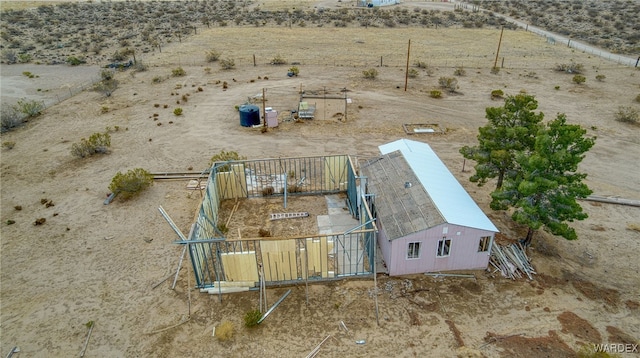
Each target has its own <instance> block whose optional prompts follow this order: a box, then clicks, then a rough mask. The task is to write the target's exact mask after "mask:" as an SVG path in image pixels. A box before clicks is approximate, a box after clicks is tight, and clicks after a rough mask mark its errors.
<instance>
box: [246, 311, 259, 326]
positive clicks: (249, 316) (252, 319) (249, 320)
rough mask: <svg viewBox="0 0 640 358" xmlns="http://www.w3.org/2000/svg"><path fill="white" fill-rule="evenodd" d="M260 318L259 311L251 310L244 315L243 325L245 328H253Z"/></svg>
mask: <svg viewBox="0 0 640 358" xmlns="http://www.w3.org/2000/svg"><path fill="white" fill-rule="evenodd" d="M261 318H262V312H260V310H251V311H248V312H247V313H245V314H244V325H245V326H246V327H255V326H257V325H258V321H260V319H261Z"/></svg>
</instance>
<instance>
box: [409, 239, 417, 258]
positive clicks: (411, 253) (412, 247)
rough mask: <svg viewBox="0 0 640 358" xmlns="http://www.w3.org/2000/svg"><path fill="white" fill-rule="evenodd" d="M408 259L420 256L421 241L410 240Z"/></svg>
mask: <svg viewBox="0 0 640 358" xmlns="http://www.w3.org/2000/svg"><path fill="white" fill-rule="evenodd" d="M407 258H408V259H417V258H420V243H419V242H410V243H409V250H408V251H407Z"/></svg>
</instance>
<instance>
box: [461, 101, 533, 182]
mask: <svg viewBox="0 0 640 358" xmlns="http://www.w3.org/2000/svg"><path fill="white" fill-rule="evenodd" d="M536 108H538V102H537V101H536V100H535V98H534V97H533V96H530V95H526V94H518V95H515V96H508V97H507V98H506V99H505V103H504V106H503V107H489V108H487V110H486V118H487V119H488V120H489V123H488V124H486V125H485V126H484V127H480V128H479V134H478V145H477V146H474V147H469V146H464V147H462V148H461V149H460V153H461V154H462V155H463V156H464V157H465V158H466V159H473V160H475V161H476V166H475V170H476V172H475V174H473V175H472V176H471V178H470V180H471V181H472V182H474V183H478V185H479V186H482V185H484V184H485V183H486V182H487V181H488V180H489V179H492V178H496V177H497V178H498V183H497V184H496V189H500V188H501V187H502V184H503V181H504V179H505V177H506V176H509V175H513V174H515V173H514V172H513V171H514V167H515V154H516V153H518V152H523V151H524V152H528V151H532V150H533V146H534V143H535V137H536V134H537V133H538V130H540V128H541V127H542V126H541V122H542V119H543V118H544V115H543V114H542V113H537V114H536V113H534V110H535V109H536Z"/></svg>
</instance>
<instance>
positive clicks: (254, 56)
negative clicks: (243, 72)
mask: <svg viewBox="0 0 640 358" xmlns="http://www.w3.org/2000/svg"><path fill="white" fill-rule="evenodd" d="M253 67H256V54H255V53H254V54H253Z"/></svg>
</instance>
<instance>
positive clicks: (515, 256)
mask: <svg viewBox="0 0 640 358" xmlns="http://www.w3.org/2000/svg"><path fill="white" fill-rule="evenodd" d="M489 263H490V264H491V266H493V267H494V268H495V271H493V272H494V273H495V272H498V271H500V273H501V274H502V276H504V277H507V278H510V279H512V280H515V279H516V278H522V277H523V276H525V275H526V276H527V277H528V278H529V280H533V277H532V276H531V275H532V274H533V275H535V273H536V272H535V270H534V268H533V266H532V265H531V261H530V260H529V257H528V256H527V253H526V251H525V249H524V247H522V245H520V243H519V242H515V243H512V244H510V245H504V246H503V245H498V244H496V243H495V242H493V244H492V245H491V258H490V259H489Z"/></svg>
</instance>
